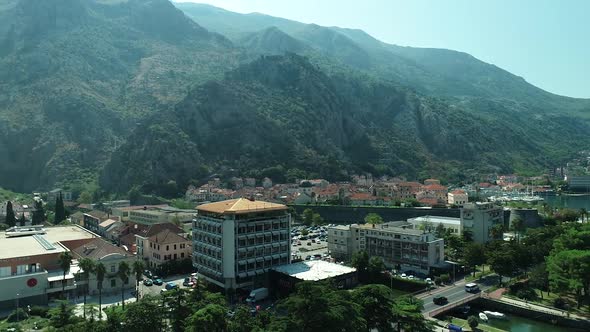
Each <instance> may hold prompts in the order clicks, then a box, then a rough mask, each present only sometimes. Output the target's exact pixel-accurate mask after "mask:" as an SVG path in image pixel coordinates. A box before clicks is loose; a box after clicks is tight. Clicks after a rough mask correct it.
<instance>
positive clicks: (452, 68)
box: [175, 3, 590, 117]
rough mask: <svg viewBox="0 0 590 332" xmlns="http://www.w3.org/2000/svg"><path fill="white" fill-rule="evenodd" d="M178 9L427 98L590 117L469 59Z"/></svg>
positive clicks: (568, 101) (232, 33) (584, 109)
mask: <svg viewBox="0 0 590 332" xmlns="http://www.w3.org/2000/svg"><path fill="white" fill-rule="evenodd" d="M175 6H177V7H178V8H180V9H182V10H183V11H184V12H185V13H186V15H187V16H188V17H190V18H192V19H193V20H195V21H196V22H199V23H200V24H203V26H204V27H206V28H207V29H209V30H211V31H215V32H218V33H221V34H223V35H226V36H227V37H228V38H230V39H232V40H235V39H236V38H240V36H241V35H242V34H245V33H253V32H256V31H259V30H263V29H266V28H269V27H277V28H278V29H280V30H282V31H284V32H285V33H287V34H289V35H291V36H292V37H294V38H296V39H298V40H300V41H301V42H303V43H305V44H307V45H309V46H311V47H313V48H314V49H315V50H317V51H320V52H322V53H323V54H325V55H328V56H330V57H333V58H336V59H338V60H339V61H341V62H342V63H343V64H346V65H349V66H351V67H353V68H356V69H360V70H363V71H365V72H367V73H370V74H372V75H373V76H376V77H378V78H380V79H383V80H387V81H390V82H397V83H401V84H403V85H406V86H409V87H412V88H414V89H416V90H417V91H419V92H421V93H423V94H427V95H432V96H443V97H453V98H461V99H469V98H480V97H483V98H493V99H501V100H512V101H518V102H521V103H522V102H526V103H528V104H529V106H531V107H534V108H535V111H536V112H553V111H559V112H560V113H563V112H570V113H573V114H574V115H576V116H579V115H581V116H583V117H588V114H590V101H589V100H584V99H576V98H567V97H562V96H557V95H554V94H551V93H548V92H546V91H543V90H542V89H539V88H537V87H535V86H533V85H531V84H529V83H527V82H526V81H525V80H524V79H523V78H521V77H518V76H516V75H513V74H511V73H509V72H507V71H505V70H503V69H501V68H498V67H496V66H494V65H491V64H487V63H485V62H483V61H480V60H478V59H476V58H474V57H473V56H471V55H469V54H466V53H462V52H457V51H452V50H446V49H430V48H415V47H401V46H397V45H391V44H387V43H384V42H381V41H379V40H377V39H375V38H373V37H372V36H370V35H368V34H367V33H365V32H364V31H362V30H359V29H346V28H340V27H322V26H318V25H315V24H304V23H300V22H295V21H290V20H286V19H283V18H278V17H272V16H268V15H263V14H258V13H252V14H238V13H233V12H229V11H226V10H223V9H221V8H216V7H213V6H210V5H205V4H196V3H176V4H175ZM302 54H304V55H308V56H310V54H306V53H304V52H303V53H302Z"/></svg>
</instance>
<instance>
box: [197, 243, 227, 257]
mask: <svg viewBox="0 0 590 332" xmlns="http://www.w3.org/2000/svg"><path fill="white" fill-rule="evenodd" d="M194 251H195V252H196V253H200V254H203V255H207V256H210V257H213V258H216V259H221V251H219V250H212V249H210V248H205V247H203V246H195V249H194Z"/></svg>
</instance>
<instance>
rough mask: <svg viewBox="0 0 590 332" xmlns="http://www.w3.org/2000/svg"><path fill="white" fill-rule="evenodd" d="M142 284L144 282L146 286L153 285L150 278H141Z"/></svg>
mask: <svg viewBox="0 0 590 332" xmlns="http://www.w3.org/2000/svg"><path fill="white" fill-rule="evenodd" d="M143 284H144V285H145V286H148V287H149V286H151V285H153V284H154V282H153V281H152V279H144V280H143Z"/></svg>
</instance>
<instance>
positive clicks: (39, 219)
mask: <svg viewBox="0 0 590 332" xmlns="http://www.w3.org/2000/svg"><path fill="white" fill-rule="evenodd" d="M61 206H62V208H63V201H62V205H61ZM34 207H35V210H34V211H33V215H32V223H33V225H41V224H43V223H44V222H45V208H44V206H43V202H42V201H41V200H36V201H35V203H34ZM64 211H65V210H64ZM5 214H6V217H5V219H4V223H5V224H6V225H7V226H8V227H14V226H16V225H17V224H18V225H20V226H24V225H25V222H26V219H25V214H24V213H23V214H21V216H20V217H19V218H18V219H17V217H16V213H15V212H14V206H13V205H12V202H11V201H8V202H6V213H5ZM64 219H65V218H64Z"/></svg>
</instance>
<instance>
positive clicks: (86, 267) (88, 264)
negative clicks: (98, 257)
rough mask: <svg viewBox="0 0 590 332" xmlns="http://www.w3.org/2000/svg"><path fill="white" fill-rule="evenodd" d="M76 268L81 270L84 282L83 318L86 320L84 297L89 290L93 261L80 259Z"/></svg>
mask: <svg viewBox="0 0 590 332" xmlns="http://www.w3.org/2000/svg"><path fill="white" fill-rule="evenodd" d="M78 266H79V267H80V268H81V269H82V272H81V274H82V278H83V279H84V280H85V281H86V289H85V290H84V310H83V312H84V318H86V295H87V293H88V290H89V289H90V285H89V283H90V281H89V280H90V273H92V272H93V271H94V261H93V260H91V259H89V258H82V259H81V260H80V262H79V263H78Z"/></svg>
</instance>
